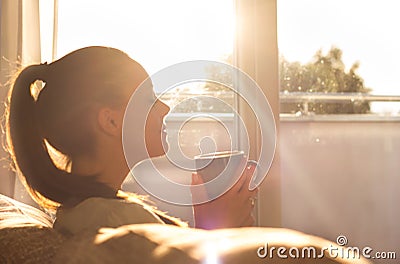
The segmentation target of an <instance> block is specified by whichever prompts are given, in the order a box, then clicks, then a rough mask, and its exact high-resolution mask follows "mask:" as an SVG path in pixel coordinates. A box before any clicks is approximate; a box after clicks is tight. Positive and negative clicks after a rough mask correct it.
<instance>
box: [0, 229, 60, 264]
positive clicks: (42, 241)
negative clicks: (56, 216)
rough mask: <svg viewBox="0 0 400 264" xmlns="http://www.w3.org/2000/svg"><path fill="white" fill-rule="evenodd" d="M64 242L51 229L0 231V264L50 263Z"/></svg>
mask: <svg viewBox="0 0 400 264" xmlns="http://www.w3.org/2000/svg"><path fill="white" fill-rule="evenodd" d="M64 240H65V239H64V237H63V236H62V235H61V234H59V233H58V232H56V231H55V230H53V229H52V228H49V227H39V226H34V225H31V226H19V227H14V228H3V229H0V249H1V250H0V263H50V262H51V261H52V259H53V257H54V255H55V253H56V251H57V250H58V249H59V248H60V247H61V245H62V243H63V242H64Z"/></svg>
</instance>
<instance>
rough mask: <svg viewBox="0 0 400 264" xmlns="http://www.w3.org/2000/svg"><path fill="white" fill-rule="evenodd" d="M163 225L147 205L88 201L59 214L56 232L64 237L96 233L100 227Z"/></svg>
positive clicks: (55, 226)
mask: <svg viewBox="0 0 400 264" xmlns="http://www.w3.org/2000/svg"><path fill="white" fill-rule="evenodd" d="M142 223H163V221H162V220H161V219H160V217H159V216H158V215H157V214H156V213H154V212H153V211H152V210H151V208H150V207H148V206H146V205H145V204H141V203H136V202H132V201H127V200H124V199H117V198H116V199H109V198H101V197H91V198H88V199H86V200H84V201H82V202H81V203H79V204H78V205H76V206H74V207H71V208H60V209H59V210H58V211H57V215H56V221H55V223H54V228H55V229H58V230H60V231H61V232H63V233H69V234H76V233H80V232H82V231H87V230H93V231H97V230H98V229H99V228H101V227H118V226H121V225H128V224H142Z"/></svg>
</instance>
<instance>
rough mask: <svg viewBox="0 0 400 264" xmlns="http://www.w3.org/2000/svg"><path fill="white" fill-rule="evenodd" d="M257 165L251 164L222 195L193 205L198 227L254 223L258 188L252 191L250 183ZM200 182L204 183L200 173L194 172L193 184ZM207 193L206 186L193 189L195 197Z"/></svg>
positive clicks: (210, 227) (212, 227)
mask: <svg viewBox="0 0 400 264" xmlns="http://www.w3.org/2000/svg"><path fill="white" fill-rule="evenodd" d="M255 167H256V165H255V164H249V165H248V166H247V167H246V169H245V170H244V172H243V174H242V175H241V177H240V178H239V180H238V181H237V182H236V184H235V185H234V186H233V187H232V188H231V189H230V190H229V191H227V192H226V193H224V194H223V195H222V196H220V197H218V198H216V199H214V200H212V201H210V202H206V203H203V204H199V205H194V206H193V211H194V220H195V227H196V228H203V229H217V228H231V227H243V226H252V225H254V222H255V219H254V216H253V214H252V212H253V208H254V200H255V198H256V195H257V192H258V189H257V188H256V189H254V190H252V191H250V190H249V183H250V180H251V178H252V176H253V173H254V170H255ZM199 184H203V180H202V178H201V177H200V175H198V174H196V173H194V174H192V185H199ZM206 195H207V192H206V190H205V188H204V186H203V188H201V189H200V190H196V192H194V191H193V190H192V196H193V197H195V198H204V197H206ZM193 200H197V201H198V200H200V199H193Z"/></svg>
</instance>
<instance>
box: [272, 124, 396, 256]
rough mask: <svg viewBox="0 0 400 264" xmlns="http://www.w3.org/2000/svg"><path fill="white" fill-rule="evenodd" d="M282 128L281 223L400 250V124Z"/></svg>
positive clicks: (374, 246)
mask: <svg viewBox="0 0 400 264" xmlns="http://www.w3.org/2000/svg"><path fill="white" fill-rule="evenodd" d="M280 128H281V130H280V152H281V177H282V225H283V226H284V227H289V228H293V229H297V230H301V231H304V232H307V233H312V234H316V235H319V236H322V237H326V238H328V239H331V240H334V241H335V240H336V237H337V236H339V235H345V236H346V237H347V239H348V241H349V244H350V245H354V246H359V247H365V246H370V247H372V248H373V249H374V250H376V251H380V250H387V251H394V250H397V248H398V246H399V245H400V223H399V220H398V219H399V218H400V207H399V205H398V201H400V192H399V190H398V186H400V177H399V176H400V173H399V172H400V162H399V159H400V133H399V132H400V122H373V121H371V122H346V121H338V122H293V121H292V122H285V121H283V122H281V124H280ZM397 255H398V257H400V253H399V252H398V253H397Z"/></svg>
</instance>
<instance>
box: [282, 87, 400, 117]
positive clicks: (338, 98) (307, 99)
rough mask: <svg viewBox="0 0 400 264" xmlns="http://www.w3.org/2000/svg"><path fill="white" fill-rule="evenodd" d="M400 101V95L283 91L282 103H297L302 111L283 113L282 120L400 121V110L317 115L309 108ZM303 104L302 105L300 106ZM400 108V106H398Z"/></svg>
mask: <svg viewBox="0 0 400 264" xmlns="http://www.w3.org/2000/svg"><path fill="white" fill-rule="evenodd" d="M365 102H368V103H400V96H396V95H373V94H365V93H307V92H281V93H280V103H297V104H299V108H301V111H299V112H297V113H296V114H286V113H281V114H280V117H281V120H283V121H285V120H288V121H291V120H324V121H371V120H373V121H393V120H395V121H399V120H400V112H398V111H396V113H393V112H373V113H367V114H325V115H321V114H318V115H316V114H315V113H314V112H313V111H312V110H310V109H309V104H311V103H355V104H356V103H365ZM300 106H301V107H300ZM397 108H398V109H400V108H399V107H397Z"/></svg>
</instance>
